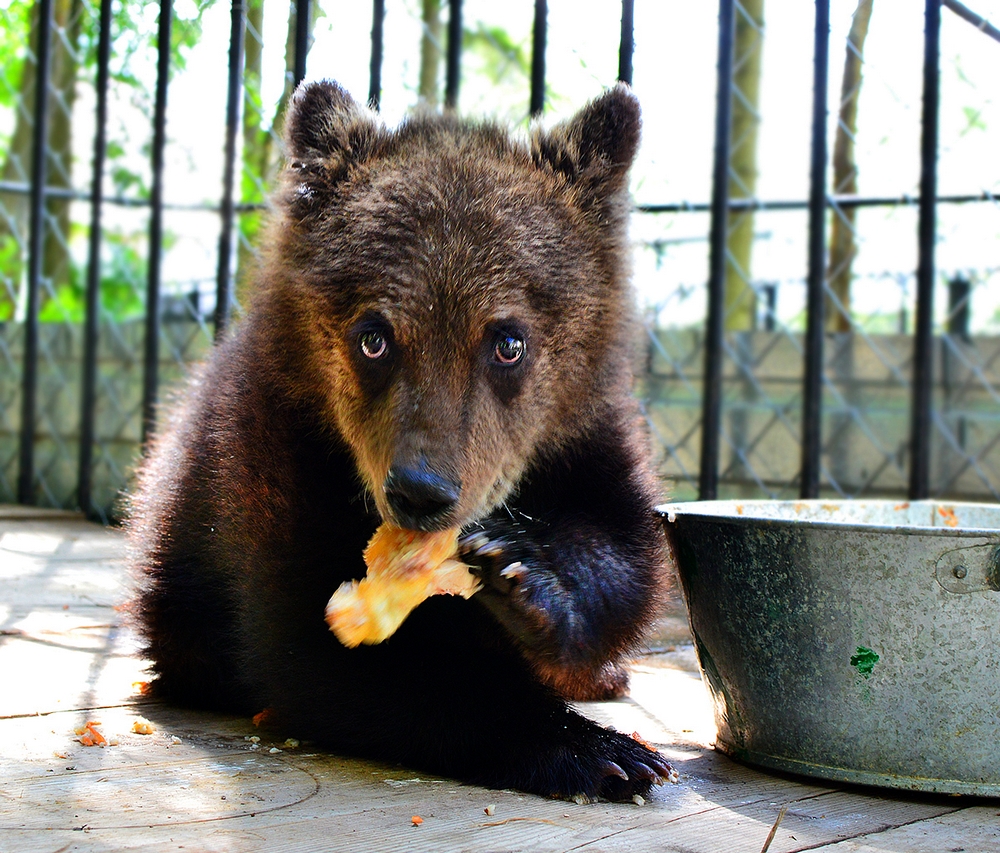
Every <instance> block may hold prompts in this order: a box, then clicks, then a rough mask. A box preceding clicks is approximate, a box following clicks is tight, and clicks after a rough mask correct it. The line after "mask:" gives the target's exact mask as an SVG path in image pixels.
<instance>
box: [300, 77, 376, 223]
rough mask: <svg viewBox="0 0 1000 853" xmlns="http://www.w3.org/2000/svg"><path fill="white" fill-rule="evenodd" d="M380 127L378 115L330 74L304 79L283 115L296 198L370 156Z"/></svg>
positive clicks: (318, 188)
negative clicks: (327, 77) (318, 79)
mask: <svg viewBox="0 0 1000 853" xmlns="http://www.w3.org/2000/svg"><path fill="white" fill-rule="evenodd" d="M378 128H379V126H378V124H377V121H376V119H375V117H374V115H373V114H372V113H371V112H370V111H369V110H367V109H365V108H364V107H361V106H359V105H358V104H357V103H356V102H355V100H354V99H353V98H352V97H351V96H350V94H348V92H347V90H345V89H344V88H343V87H342V86H340V85H339V84H337V83H334V82H333V81H332V80H321V81H319V82H315V83H302V84H300V85H299V87H298V88H297V89H296V90H295V92H294V93H293V94H292V98H291V102H290V103H289V106H288V113H287V115H286V116H285V153H286V156H287V158H288V170H287V174H288V177H289V179H290V182H291V183H292V185H293V187H294V188H295V196H296V197H297V200H298V201H302V202H308V200H309V199H313V198H315V197H316V195H317V193H318V192H319V191H322V190H323V189H325V188H329V187H332V186H333V185H334V184H336V183H337V182H338V181H340V180H341V179H342V178H343V177H344V176H345V175H346V174H347V169H348V167H349V166H350V165H351V164H352V163H360V162H362V161H364V160H365V159H367V158H368V156H369V155H370V154H371V153H372V150H373V148H374V147H375V143H376V140H377V138H378ZM307 206H308V205H307ZM303 212H304V211H303Z"/></svg>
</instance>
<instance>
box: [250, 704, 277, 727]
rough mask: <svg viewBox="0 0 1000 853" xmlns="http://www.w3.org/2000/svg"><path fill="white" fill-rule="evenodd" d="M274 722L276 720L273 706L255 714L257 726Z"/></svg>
mask: <svg viewBox="0 0 1000 853" xmlns="http://www.w3.org/2000/svg"><path fill="white" fill-rule="evenodd" d="M272 722H274V709H273V708H265V709H264V710H263V711H261V712H260V713H259V714H254V715H253V724H254V726H256V727H257V728H260V727H261V726H266V725H267V724H268V723H272Z"/></svg>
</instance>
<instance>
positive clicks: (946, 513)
mask: <svg viewBox="0 0 1000 853" xmlns="http://www.w3.org/2000/svg"><path fill="white" fill-rule="evenodd" d="M938 512H939V513H940V515H941V517H942V518H943V519H944V523H945V525H946V526H947V527H958V516H956V515H955V510H953V509H952V508H951V507H950V506H942V507H938Z"/></svg>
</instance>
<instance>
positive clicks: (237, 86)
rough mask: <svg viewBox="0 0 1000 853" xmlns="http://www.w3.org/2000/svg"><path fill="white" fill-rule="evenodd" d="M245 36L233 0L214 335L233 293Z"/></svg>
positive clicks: (238, 3) (241, 9)
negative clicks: (237, 155)
mask: <svg viewBox="0 0 1000 853" xmlns="http://www.w3.org/2000/svg"><path fill="white" fill-rule="evenodd" d="M245 37H246V6H245V5H244V4H243V0H232V8H231V12H230V24H229V81H228V92H227V94H226V148H225V155H224V157H225V162H224V163H223V172H222V203H221V211H220V212H221V215H222V230H221V232H220V234H219V263H218V270H217V273H216V279H215V339H216V340H219V338H221V337H222V335H223V334H224V333H225V331H226V326H228V325H229V315H230V313H231V311H232V297H233V224H234V221H235V218H236V213H235V209H234V208H235V203H236V202H235V195H236V136H237V134H238V132H239V128H240V104H241V103H242V101H243V48H244V39H245Z"/></svg>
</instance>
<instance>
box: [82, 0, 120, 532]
mask: <svg viewBox="0 0 1000 853" xmlns="http://www.w3.org/2000/svg"><path fill="white" fill-rule="evenodd" d="M111 5H112V0H101V11H100V21H99V24H98V27H99V32H98V36H97V80H96V82H95V84H94V85H95V88H96V95H97V107H96V110H95V118H94V122H95V124H96V128H95V131H94V162H93V166H92V169H93V173H92V177H91V181H92V183H91V192H90V245H89V249H88V257H87V291H86V296H85V299H86V313H85V314H84V321H83V366H82V370H83V389H82V398H83V399H82V400H81V405H80V456H79V469H78V475H77V492H76V496H77V497H76V499H77V505H78V506H79V507H80V509H81V510H82V511H83V512H84V513H85V514H86V515H87V516H88V517H94V515H95V513H94V507H93V506H92V503H93V501H92V498H91V494H92V492H93V471H92V468H93V459H94V432H95V429H94V422H95V417H96V408H97V344H98V335H99V320H100V312H101V213H102V204H103V201H104V194H103V192H102V190H103V183H104V162H105V160H106V159H107V151H108V144H107V125H108V80H109V78H110V74H109V66H110V64H111Z"/></svg>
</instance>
